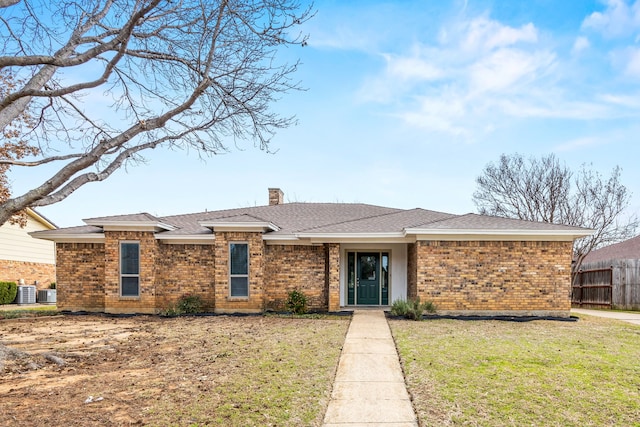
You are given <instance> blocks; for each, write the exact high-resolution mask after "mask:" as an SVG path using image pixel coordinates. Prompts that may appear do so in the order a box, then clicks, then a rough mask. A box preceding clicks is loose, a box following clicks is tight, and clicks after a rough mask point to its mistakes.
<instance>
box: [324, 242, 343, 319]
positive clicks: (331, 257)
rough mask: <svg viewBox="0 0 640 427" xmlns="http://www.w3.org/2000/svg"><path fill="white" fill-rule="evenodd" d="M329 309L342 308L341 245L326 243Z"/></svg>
mask: <svg viewBox="0 0 640 427" xmlns="http://www.w3.org/2000/svg"><path fill="white" fill-rule="evenodd" d="M324 246H325V248H326V252H325V256H326V262H327V287H328V293H329V295H328V297H329V307H328V308H329V311H339V310H340V245H339V244H337V243H325V245H324Z"/></svg>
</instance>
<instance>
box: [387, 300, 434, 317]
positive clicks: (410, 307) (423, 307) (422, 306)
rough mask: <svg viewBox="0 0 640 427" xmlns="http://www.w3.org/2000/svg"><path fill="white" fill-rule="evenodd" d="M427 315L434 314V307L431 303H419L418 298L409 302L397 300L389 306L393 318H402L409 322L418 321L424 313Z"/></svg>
mask: <svg viewBox="0 0 640 427" xmlns="http://www.w3.org/2000/svg"><path fill="white" fill-rule="evenodd" d="M425 311H426V312H427V313H435V312H436V306H435V304H434V303H433V302H432V301H427V302H425V303H421V302H420V298H415V299H410V300H409V301H405V300H402V299H397V300H395V301H394V302H393V304H392V305H391V314H392V315H394V316H402V317H404V318H407V319H411V320H420V319H422V314H423V313H424V312H425Z"/></svg>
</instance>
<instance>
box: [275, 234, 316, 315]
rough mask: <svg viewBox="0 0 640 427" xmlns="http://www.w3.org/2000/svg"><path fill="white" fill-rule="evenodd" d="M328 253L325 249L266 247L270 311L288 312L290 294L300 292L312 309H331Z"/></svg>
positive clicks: (283, 246)
mask: <svg viewBox="0 0 640 427" xmlns="http://www.w3.org/2000/svg"><path fill="white" fill-rule="evenodd" d="M324 252H325V249H324V247H322V246H294V245H267V246H265V275H264V283H265V298H266V308H267V309H271V310H276V311H283V310H286V306H285V303H286V300H287V297H288V294H289V292H291V291H292V290H296V289H297V290H299V291H301V292H303V293H304V294H305V295H306V296H307V303H308V308H309V309H310V310H327V304H328V303H327V290H326V287H325V262H324Z"/></svg>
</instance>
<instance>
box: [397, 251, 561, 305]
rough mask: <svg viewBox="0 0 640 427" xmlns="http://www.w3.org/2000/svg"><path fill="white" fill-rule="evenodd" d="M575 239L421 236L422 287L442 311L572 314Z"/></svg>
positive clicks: (419, 274)
mask: <svg viewBox="0 0 640 427" xmlns="http://www.w3.org/2000/svg"><path fill="white" fill-rule="evenodd" d="M571 245H572V244H571V242H493V241H485V242H445V241H440V242H436V241H420V242H417V243H416V251H417V260H418V267H417V275H416V276H417V293H418V295H419V296H420V297H421V299H422V300H423V301H425V300H431V301H433V302H434V303H435V304H436V305H437V307H438V309H439V310H441V311H463V310H464V311H482V312H484V311H488V312H510V311H522V312H536V313H540V312H545V311H548V312H564V313H566V314H568V312H569V310H570V308H571V299H570V289H571V281H570V276H571V274H570V268H571V253H572V252H571ZM409 252H411V251H409Z"/></svg>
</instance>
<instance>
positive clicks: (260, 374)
mask: <svg viewBox="0 0 640 427" xmlns="http://www.w3.org/2000/svg"><path fill="white" fill-rule="evenodd" d="M348 324H349V322H348V318H337V319H336V318H333V319H330V318H320V319H301V318H277V317H227V316H216V317H182V318H174V319H163V318H158V317H133V318H109V317H102V316H81V317H71V316H67V317H62V318H60V317H56V318H38V319H25V320H18V319H16V320H4V321H0V332H1V338H0V344H3V345H4V346H5V349H6V348H9V349H11V351H8V352H7V351H5V352H4V353H3V352H0V365H2V366H3V367H2V368H0V396H2V397H1V398H0V407H1V410H0V425H7V426H9V425H20V426H25V425H35V426H38V425H65V426H73V425H78V426H80V425H81V426H87V425H101V426H118V425H157V426H168V425H175V426H184V425H234V426H248V425H256V426H257V425H260V426H268V425H278V426H287V425H291V426H293V425H296V426H299V425H309V426H313V425H320V424H321V421H322V416H323V415H324V411H325V408H326V405H327V403H328V399H329V397H330V391H331V386H332V381H333V378H334V375H335V369H336V366H337V363H338V358H339V356H340V350H341V347H342V343H343V341H344V336H345V334H346V330H347V328H348ZM2 354H4V360H1V359H2V358H3V356H2ZM46 355H49V356H54V358H51V357H49V358H48V359H47V358H45V356H46ZM55 357H59V358H61V359H62V360H63V361H64V365H58V364H56V363H53V362H52V360H53V361H55ZM89 396H92V397H93V399H92V400H93V401H92V402H91V403H85V402H86V401H87V400H88V399H89ZM99 398H101V399H99Z"/></svg>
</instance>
